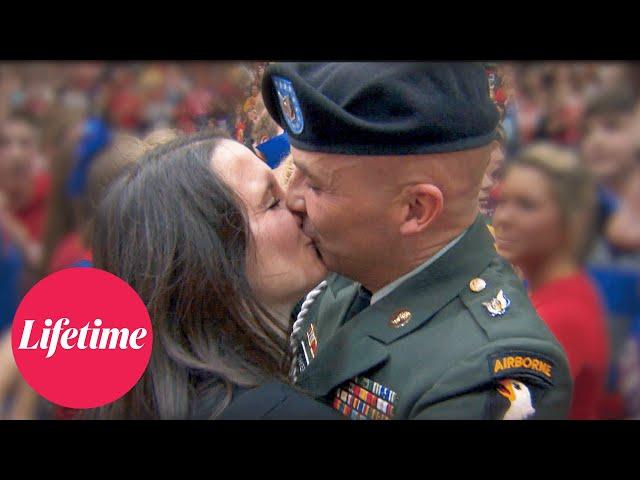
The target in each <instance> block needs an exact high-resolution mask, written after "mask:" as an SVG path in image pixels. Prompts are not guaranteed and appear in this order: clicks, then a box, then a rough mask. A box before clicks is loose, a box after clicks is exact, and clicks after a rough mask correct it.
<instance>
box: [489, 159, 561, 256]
mask: <svg viewBox="0 0 640 480" xmlns="http://www.w3.org/2000/svg"><path fill="white" fill-rule="evenodd" d="M493 227H494V228H495V236H496V247H497V249H498V253H500V255H501V256H502V257H504V258H505V259H506V260H507V261H509V262H511V263H513V264H515V265H518V266H522V265H527V264H532V263H533V262H537V261H539V260H542V259H544V258H546V257H548V256H549V255H551V254H553V253H557V252H558V251H559V250H560V249H562V248H563V247H564V245H563V237H564V234H563V232H564V228H565V227H564V226H563V222H562V220H561V216H560V212H559V210H558V207H557V204H556V202H555V200H554V197H553V194H552V191H551V186H550V185H549V181H548V180H547V177H546V176H545V174H544V173H542V172H540V171H539V170H537V169H535V168H533V167H529V166H523V165H522V166H514V167H511V168H510V169H509V171H508V172H507V175H506V177H505V178H504V180H503V182H502V184H501V188H500V197H499V198H498V203H497V206H496V211H495V214H494V216H493Z"/></svg>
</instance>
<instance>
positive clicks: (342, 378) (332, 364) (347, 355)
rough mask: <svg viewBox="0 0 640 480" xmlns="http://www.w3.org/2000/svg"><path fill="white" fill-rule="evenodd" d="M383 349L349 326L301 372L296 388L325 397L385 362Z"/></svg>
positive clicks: (386, 356)
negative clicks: (351, 379)
mask: <svg viewBox="0 0 640 480" xmlns="http://www.w3.org/2000/svg"><path fill="white" fill-rule="evenodd" d="M388 357H389V352H388V351H387V348H386V347H385V346H384V345H382V344H381V343H380V342H378V341H376V340H374V339H372V338H371V337H369V336H366V335H363V332H362V331H361V330H360V329H355V328H353V325H352V324H351V323H349V324H347V325H345V326H344V327H343V328H342V329H340V330H339V331H338V332H337V333H336V334H335V335H334V336H333V337H332V338H331V339H330V340H329V341H328V342H327V345H326V346H325V348H324V349H323V350H318V355H317V356H316V358H315V360H313V361H312V362H311V363H310V364H309V366H308V367H307V368H306V369H305V371H304V372H303V373H302V375H301V377H300V379H299V380H298V385H299V386H300V387H302V388H304V389H306V390H309V391H311V392H312V393H313V394H315V395H316V396H320V397H322V396H325V395H327V394H328V393H329V392H330V391H331V390H332V389H334V388H335V387H337V386H338V385H341V384H342V383H344V382H346V381H347V380H349V379H350V378H353V377H355V376H356V375H358V374H361V373H362V372H365V371H367V370H370V369H371V368H373V367H376V366H377V365H379V364H381V363H383V362H385V361H386V360H387V358H388Z"/></svg>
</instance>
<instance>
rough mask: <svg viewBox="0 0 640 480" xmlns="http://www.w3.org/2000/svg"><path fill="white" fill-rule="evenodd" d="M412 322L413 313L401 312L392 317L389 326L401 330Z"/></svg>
mask: <svg viewBox="0 0 640 480" xmlns="http://www.w3.org/2000/svg"><path fill="white" fill-rule="evenodd" d="M410 321H411V312H410V311H409V310H400V311H399V312H397V313H395V314H394V315H393V316H392V317H391V320H389V325H390V326H391V327H393V328H400V327H404V326H405V325H406V324H407V323H409V322H410Z"/></svg>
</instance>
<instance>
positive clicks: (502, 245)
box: [493, 144, 609, 420]
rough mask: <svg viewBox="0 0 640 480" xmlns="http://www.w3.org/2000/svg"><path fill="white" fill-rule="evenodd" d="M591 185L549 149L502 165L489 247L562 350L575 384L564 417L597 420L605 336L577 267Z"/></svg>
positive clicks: (574, 161)
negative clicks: (515, 271) (521, 281)
mask: <svg viewBox="0 0 640 480" xmlns="http://www.w3.org/2000/svg"><path fill="white" fill-rule="evenodd" d="M594 200H595V191H594V186H593V184H592V182H591V180H590V178H589V176H588V173H587V172H586V171H585V170H584V169H583V168H582V166H581V164H580V161H579V159H578V158H577V157H576V156H575V155H574V154H573V153H571V152H569V151H565V150H564V149H561V148H559V147H556V146H553V145H550V144H538V145H533V146H531V147H529V148H527V149H525V150H524V151H523V152H522V153H521V154H520V155H519V156H518V157H517V158H516V159H514V160H513V161H512V162H511V163H510V164H509V165H508V167H507V169H506V172H505V177H504V180H503V182H502V184H501V187H500V196H499V198H498V202H497V206H496V211H495V214H494V217H493V227H494V229H495V238H496V248H497V249H498V252H499V253H500V254H501V255H502V256H503V257H504V258H505V259H506V260H508V261H509V262H511V263H512V264H513V265H514V266H516V267H518V268H519V269H520V270H521V272H522V274H523V276H524V278H525V280H526V282H527V284H528V288H529V291H530V296H531V300H532V303H533V304H534V306H535V307H536V310H537V312H538V314H539V315H540V317H541V318H542V319H543V320H544V321H545V323H546V324H547V326H548V327H549V329H550V330H551V331H552V333H553V334H554V335H555V336H556V338H557V339H558V341H559V342H560V344H561V345H562V346H563V348H564V349H565V351H566V353H567V357H568V359H569V365H570V369H571V374H572V378H573V381H574V389H573V402H572V406H571V413H570V417H569V418H570V419H576V420H577V419H598V418H600V413H599V412H600V409H601V407H602V405H603V403H604V401H605V399H606V390H605V381H606V375H607V371H608V366H609V332H608V329H607V325H606V323H605V316H604V311H603V307H602V304H601V301H600V298H599V296H598V294H597V292H596V290H595V288H594V286H593V284H592V283H591V280H590V279H589V277H588V276H587V274H586V273H585V271H584V270H583V269H582V261H583V258H584V256H585V255H584V254H585V253H586V252H585V248H584V247H585V245H584V239H585V235H584V233H585V232H586V231H587V229H588V228H589V225H590V221H591V217H592V209H593V205H594Z"/></svg>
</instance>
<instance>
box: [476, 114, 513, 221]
mask: <svg viewBox="0 0 640 480" xmlns="http://www.w3.org/2000/svg"><path fill="white" fill-rule="evenodd" d="M496 134H497V137H498V139H497V140H495V141H494V142H493V144H492V146H491V156H490V157H489V165H487V169H486V170H485V172H484V176H483V177H482V184H481V185H480V194H479V195H478V204H479V206H480V213H482V215H484V216H485V218H486V219H487V222H489V223H490V222H491V217H493V213H494V210H495V200H494V199H495V193H494V192H495V189H496V186H497V185H498V183H499V182H500V175H501V174H502V170H503V168H504V162H505V145H506V142H507V136H506V134H505V132H504V129H503V128H502V127H501V126H498V128H497V129H496Z"/></svg>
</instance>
